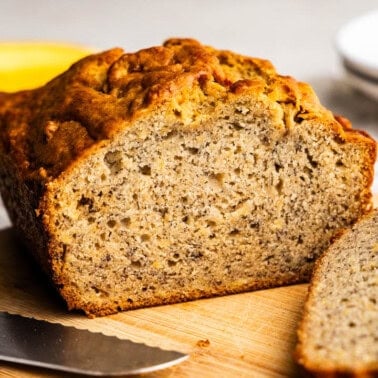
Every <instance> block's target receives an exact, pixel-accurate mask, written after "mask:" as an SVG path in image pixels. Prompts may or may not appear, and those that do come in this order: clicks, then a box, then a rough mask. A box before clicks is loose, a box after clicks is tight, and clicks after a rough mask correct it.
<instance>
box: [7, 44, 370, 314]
mask: <svg viewBox="0 0 378 378" xmlns="http://www.w3.org/2000/svg"><path fill="white" fill-rule="evenodd" d="M0 103H1V105H0V127H1V136H0V139H1V144H0V159H1V168H0V169H1V180H0V186H1V189H2V195H3V198H4V202H5V203H6V205H7V208H8V211H9V213H10V216H11V219H12V220H13V223H14V224H15V227H16V228H17V229H19V230H20V233H21V234H22V235H23V237H24V239H25V241H26V243H27V244H28V245H29V246H30V249H31V251H32V253H33V254H34V255H35V256H36V258H37V260H38V261H39V262H40V264H41V266H42V267H43V269H44V270H45V271H46V272H47V273H48V274H49V275H50V276H51V278H52V280H53V282H54V283H55V285H56V287H57V288H58V290H59V292H60V293H61V295H62V296H63V298H64V299H65V300H66V302H67V303H68V306H69V308H71V309H82V310H84V311H85V312H86V313H87V314H88V315H90V316H92V315H106V314H109V313H113V312H116V311H119V310H125V309H131V308H137V307H143V306H151V305H159V304H164V303H172V302H178V301H184V300H191V299H196V298H201V297H210V296H214V295H222V294H227V293H236V292H241V291H246V290H253V289H259V288H267V287H271V286H277V285H282V284H290V283H295V282H302V281H306V280H308V278H309V274H310V272H311V269H312V266H313V263H314V261H315V259H316V258H317V257H318V256H319V255H320V253H321V252H322V251H323V250H324V249H325V248H326V247H328V245H329V244H330V241H331V239H332V237H333V236H334V235H335V234H337V232H339V230H340V229H343V228H345V227H349V226H350V225H352V224H353V223H354V222H355V221H356V220H357V219H359V218H360V217H361V216H362V215H363V214H365V213H366V212H367V211H368V210H369V209H370V208H371V193H370V185H371V183H372V178H373V165H374V161H375V154H376V147H375V142H374V141H373V140H372V139H371V138H370V137H369V136H368V135H366V134H364V133H362V132H358V131H355V130H353V129H352V128H351V126H350V125H349V123H348V122H347V121H346V120H345V119H342V118H340V117H339V118H335V117H334V116H333V114H332V113H331V112H329V111H328V110H326V109H324V108H323V107H322V106H321V105H320V104H319V102H318V100H317V98H316V96H315V94H314V93H313V91H312V89H311V88H310V87H309V86H308V85H306V84H303V83H299V82H297V81H295V80H294V79H292V78H290V77H284V76H280V75H278V74H277V73H276V72H275V70H274V68H273V67H272V65H271V64H270V63H269V62H267V61H265V60H261V59H256V58H249V57H244V56H240V55H237V54H234V53H231V52H227V51H221V50H215V49H213V48H211V47H207V46H203V45H201V44H200V43H198V42H196V41H193V40H181V39H174V40H169V41H168V42H166V43H165V44H164V46H159V47H153V48H150V49H145V50H141V51H139V52H137V53H132V54H125V53H123V51H122V50H120V49H114V50H110V51H107V52H104V53H101V54H97V55H93V56H90V57H88V58H85V59H84V60H82V61H79V62H78V63H77V64H75V65H74V66H73V67H72V68H71V69H70V70H68V71H67V72H66V73H64V74H62V75H61V76H59V77H58V78H56V79H55V80H53V81H51V82H50V83H49V84H47V85H46V86H45V87H42V88H40V89H37V90H34V91H27V92H21V93H17V94H14V95H6V94H4V95H2V96H0Z"/></svg>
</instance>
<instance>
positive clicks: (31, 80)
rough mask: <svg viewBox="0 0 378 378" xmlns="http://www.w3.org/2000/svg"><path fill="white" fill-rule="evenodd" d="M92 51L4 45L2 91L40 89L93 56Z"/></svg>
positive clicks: (0, 70)
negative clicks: (83, 59)
mask: <svg viewBox="0 0 378 378" xmlns="http://www.w3.org/2000/svg"><path fill="white" fill-rule="evenodd" d="M92 52H93V50H90V49H89V48H86V47H82V46H77V45H70V44H61V43H46V42H1V43H0V91H3V92H15V91H19V90H23V89H31V88H36V87H39V86H41V85H44V84H45V83H47V82H48V81H49V80H51V79H52V78H54V77H55V76H57V75H59V74H60V73H62V72H63V71H65V70H66V69H67V68H68V67H69V66H70V65H71V64H72V63H74V62H75V61H77V60H79V59H80V58H82V57H84V56H85V55H88V54H90V53H92Z"/></svg>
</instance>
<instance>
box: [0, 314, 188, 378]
mask: <svg viewBox="0 0 378 378" xmlns="http://www.w3.org/2000/svg"><path fill="white" fill-rule="evenodd" d="M187 358H188V356H187V355H185V354H183V353H179V352H175V351H167V350H162V349H160V348H156V347H150V346H147V345H145V344H140V343H135V342H132V341H129V340H121V339H119V338H118V337H115V336H106V335H103V334H101V333H93V332H90V331H87V330H80V329H77V328H75V327H68V326H63V325H61V324H55V323H49V322H46V321H42V320H36V319H33V318H26V317H23V316H20V315H12V314H8V313H6V312H0V360H3V361H9V362H16V363H20V364H27V365H32V366H38V367H44V368H50V369H55V370H62V371H66V372H70V373H78V374H86V375H97V376H101V375H113V376H116V375H132V374H142V373H149V372H152V371H155V370H159V369H164V368H167V367H170V366H173V365H175V364H178V363H179V362H182V361H184V360H185V359H187Z"/></svg>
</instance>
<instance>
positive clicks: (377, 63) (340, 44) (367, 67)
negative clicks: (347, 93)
mask: <svg viewBox="0 0 378 378" xmlns="http://www.w3.org/2000/svg"><path fill="white" fill-rule="evenodd" d="M336 47H337V50H338V52H339V54H340V55H341V57H342V59H343V61H344V63H345V64H346V66H347V68H349V69H351V70H353V71H355V73H357V74H361V76H365V80H371V81H373V82H375V84H376V85H377V86H378V10H377V11H374V12H370V13H368V14H366V15H364V16H361V17H358V18H356V19H354V20H351V21H350V22H349V23H347V24H346V25H345V26H344V27H342V28H341V29H340V31H339V32H338V34H337V37H336Z"/></svg>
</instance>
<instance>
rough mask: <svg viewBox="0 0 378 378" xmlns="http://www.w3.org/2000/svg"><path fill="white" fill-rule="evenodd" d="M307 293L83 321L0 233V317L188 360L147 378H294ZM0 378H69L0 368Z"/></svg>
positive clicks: (292, 290)
mask: <svg viewBox="0 0 378 378" xmlns="http://www.w3.org/2000/svg"><path fill="white" fill-rule="evenodd" d="M375 200H377V198H375ZM376 202H377V201H376ZM306 293H307V285H305V284H302V285H293V286H288V287H281V288H275V289H270V290H261V291H256V292H253V293H244V294H237V295H230V296H225V297H220V298H212V299H204V300H199V301H193V302H187V303H182V304H176V305H169V306H161V307H154V308H148V309H141V310H134V311H129V312H124V313H120V314H116V315H111V316H107V317H103V318H96V319H88V318H86V317H85V316H84V315H82V314H80V313H69V312H67V310H66V308H65V306H64V303H62V301H61V300H60V299H59V298H58V296H57V295H56V293H55V292H54V290H53V289H51V288H50V287H49V286H48V284H47V283H46V280H45V278H44V277H43V276H41V274H40V273H39V270H38V268H37V267H36V266H35V265H34V262H33V261H32V260H31V259H30V258H29V257H28V255H27V254H26V253H25V251H23V250H22V247H21V246H20V245H19V244H18V243H17V240H16V238H15V236H14V234H13V232H12V230H11V229H6V230H0V311H8V312H11V313H15V314H20V315H24V316H31V317H35V318H37V319H44V320H48V321H51V322H56V323H61V324H64V325H71V326H75V327H77V328H82V329H88V330H91V331H95V332H102V333H104V334H107V335H114V336H118V337H120V338H125V339H129V340H132V341H136V342H143V343H146V344H148V345H151V346H159V347H161V348H163V349H174V350H177V351H181V352H184V353H187V354H189V355H190V357H189V359H188V360H186V361H185V362H183V363H181V364H179V365H177V366H175V367H173V368H169V369H166V370H163V371H160V372H157V373H151V374H145V375H143V376H144V377H146V378H147V377H148V378H162V377H195V378H197V377H201V378H202V377H203V378H207V377H208V378H212V377H214V378H219V377H222V378H227V377H237V378H244V377H298V376H299V375H300V374H299V370H298V367H297V366H296V365H295V363H294V361H293V351H294V347H295V342H296V328H297V324H298V321H299V319H300V317H301V314H302V308H303V303H304V300H305V297H306ZM0 376H1V377H68V375H65V374H63V373H56V372H53V371H48V370H43V369H37V368H28V367H23V366H20V365H16V364H10V363H5V362H1V361H0Z"/></svg>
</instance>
